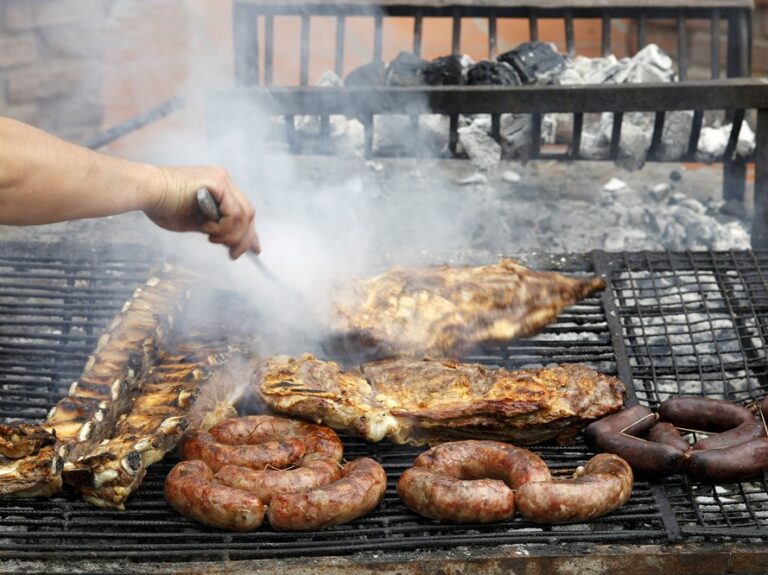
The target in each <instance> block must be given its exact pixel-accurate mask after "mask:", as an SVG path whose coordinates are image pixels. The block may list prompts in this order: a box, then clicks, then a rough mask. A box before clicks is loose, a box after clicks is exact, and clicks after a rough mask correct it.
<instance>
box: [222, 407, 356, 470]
mask: <svg viewBox="0 0 768 575" xmlns="http://www.w3.org/2000/svg"><path fill="white" fill-rule="evenodd" d="M209 433H210V434H211V435H212V436H213V437H214V438H215V439H216V441H218V442H219V443H225V444H227V445H244V444H245V445H255V444H259V443H265V442H267V441H281V440H284V439H287V438H293V439H299V440H301V441H302V442H303V443H304V448H305V453H304V458H305V459H310V458H311V459H331V460H333V461H341V457H342V455H343V452H344V446H343V444H342V443H341V440H340V439H339V436H338V435H336V432H335V431H333V430H332V429H331V428H329V427H326V426H324V425H315V424H313V423H308V422H306V421H296V420H294V419H288V418H286V417H275V416H271V415H251V416H248V417H235V418H232V419H226V420H224V421H222V422H221V423H219V424H218V425H215V426H214V427H212V428H211V429H210V431H209Z"/></svg>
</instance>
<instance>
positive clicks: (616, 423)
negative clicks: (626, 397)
mask: <svg viewBox="0 0 768 575" xmlns="http://www.w3.org/2000/svg"><path fill="white" fill-rule="evenodd" d="M656 420H657V416H656V414H654V413H653V412H652V411H651V410H650V409H648V408H647V407H645V406H644V405H639V404H638V405H633V406H632V407H628V408H627V409H624V410H622V411H619V412H618V413H614V414H612V415H608V416H606V417H603V418H602V419H598V420H597V421H593V422H592V423H590V424H589V425H587V428H586V429H585V430H584V435H585V437H586V439H587V441H589V442H590V443H591V444H592V445H594V444H595V443H596V441H597V437H598V436H600V435H602V434H604V433H612V432H618V431H623V432H624V433H626V434H627V435H640V434H642V433H644V432H646V431H648V430H649V429H650V428H651V427H653V425H654V424H655V423H656Z"/></svg>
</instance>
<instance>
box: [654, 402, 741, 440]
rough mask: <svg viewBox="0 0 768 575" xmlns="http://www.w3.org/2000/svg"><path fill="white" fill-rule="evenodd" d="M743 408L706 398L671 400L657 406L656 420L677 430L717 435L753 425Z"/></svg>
mask: <svg viewBox="0 0 768 575" xmlns="http://www.w3.org/2000/svg"><path fill="white" fill-rule="evenodd" d="M753 418H754V415H752V412H751V411H749V410H748V409H747V408H746V407H744V406H742V405H737V404H735V403H731V402H730V401H725V400H722V399H712V398H709V397H671V398H669V399H667V400H665V401H662V402H661V405H659V419H660V420H661V421H668V422H669V423H672V424H674V425H675V426H676V427H687V428H688V429H700V430H702V431H712V432H715V433H717V432H720V431H727V430H729V429H733V428H734V427H738V426H739V425H741V424H742V423H748V422H750V421H752V419H753Z"/></svg>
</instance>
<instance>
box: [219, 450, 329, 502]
mask: <svg viewBox="0 0 768 575" xmlns="http://www.w3.org/2000/svg"><path fill="white" fill-rule="evenodd" d="M340 477H341V467H340V466H339V464H338V463H337V462H336V461H331V460H330V459H313V460H311V461H308V462H306V463H303V464H302V466H301V467H299V468H297V469H286V470H280V471H275V470H271V469H269V470H264V471H255V470H253V469H248V468H247V467H240V466H239V465H225V466H224V467H222V468H221V469H219V471H218V472H217V473H216V475H215V479H216V481H218V482H220V483H223V484H224V485H229V486H230V487H235V488H237V489H242V490H243V491H248V492H249V493H252V494H254V495H255V496H257V497H258V498H259V499H261V500H262V501H263V502H264V503H267V504H268V503H269V502H270V501H271V500H272V498H273V497H274V496H275V495H276V494H278V493H288V492H290V491H304V490H306V489H313V488H315V487H320V486H321V485H327V484H329V483H332V482H334V481H336V480H338V479H339V478H340Z"/></svg>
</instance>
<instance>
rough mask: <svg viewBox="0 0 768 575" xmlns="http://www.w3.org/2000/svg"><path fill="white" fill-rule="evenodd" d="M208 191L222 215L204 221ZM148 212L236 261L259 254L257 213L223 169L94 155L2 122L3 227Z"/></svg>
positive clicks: (19, 125)
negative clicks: (200, 235)
mask: <svg viewBox="0 0 768 575" xmlns="http://www.w3.org/2000/svg"><path fill="white" fill-rule="evenodd" d="M201 187H205V188H208V189H209V190H210V191H211V193H212V194H213V196H214V198H216V200H217V202H218V203H219V208H220V210H221V214H222V218H221V220H220V221H219V222H205V221H204V219H202V218H200V215H199V212H198V208H197V203H196V199H195V192H196V190H197V189H199V188H201ZM134 210H143V211H144V212H145V213H146V214H147V216H148V217H149V218H150V219H151V220H152V221H153V222H155V223H156V224H157V225H159V226H161V227H163V228H166V229H169V230H173V231H193V230H194V231H202V232H205V233H206V234H208V235H209V237H210V240H211V241H212V242H214V243H220V244H224V245H226V246H227V247H228V248H229V253H230V257H232V258H233V259H235V258H237V257H239V256H240V255H242V254H243V253H244V252H246V251H247V250H249V249H250V250H252V251H255V252H256V253H259V251H260V246H259V240H258V235H257V234H256V230H255V228H254V225H253V219H254V211H253V207H252V206H251V204H250V202H248V200H247V199H246V197H245V196H244V194H243V193H242V192H241V191H240V190H239V189H238V188H237V186H236V185H235V184H234V183H233V182H232V180H231V179H230V177H229V175H228V174H227V172H226V171H225V170H223V169H222V168H217V167H204V166H199V167H198V166H196V167H158V166H153V165H150V164H142V163H137V162H131V161H128V160H123V159H120V158H115V157H112V156H108V155H106V154H101V153H98V152H94V151H92V150H89V149H87V148H83V147H81V146H78V145H75V144H72V143H69V142H66V141H64V140H61V139H59V138H57V137H55V136H52V135H50V134H47V133H46V132H43V131H41V130H38V129H36V128H33V127H31V126H27V125H26V124H22V123H21V122H17V121H15V120H11V119H7V118H2V117H0V224H11V225H35V224H47V223H53V222H60V221H65V220H73V219H80V218H95V217H102V216H108V215H114V214H120V213H124V212H129V211H134Z"/></svg>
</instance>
